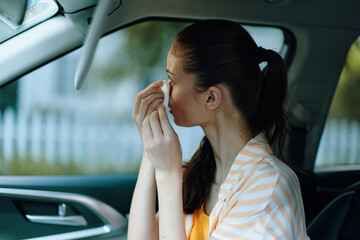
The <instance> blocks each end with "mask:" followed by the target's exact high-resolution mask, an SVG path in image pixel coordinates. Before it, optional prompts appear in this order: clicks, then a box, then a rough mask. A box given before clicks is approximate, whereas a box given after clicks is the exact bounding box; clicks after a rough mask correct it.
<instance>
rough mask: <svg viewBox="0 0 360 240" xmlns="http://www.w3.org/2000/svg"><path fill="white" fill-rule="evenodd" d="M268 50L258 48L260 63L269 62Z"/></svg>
mask: <svg viewBox="0 0 360 240" xmlns="http://www.w3.org/2000/svg"><path fill="white" fill-rule="evenodd" d="M267 59H268V58H267V50H266V49H264V48H263V47H259V48H258V63H262V62H267V61H268V60H267Z"/></svg>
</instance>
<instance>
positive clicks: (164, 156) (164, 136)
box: [142, 106, 182, 175]
mask: <svg viewBox="0 0 360 240" xmlns="http://www.w3.org/2000/svg"><path fill="white" fill-rule="evenodd" d="M142 139H143V142H144V148H145V152H146V154H147V156H148V158H149V160H150V161H151V163H152V165H153V167H154V168H155V172H156V175H158V174H164V173H166V174H168V173H169V174H172V173H179V174H182V152H181V146H180V141H179V137H178V135H177V134H176V133H175V131H174V129H173V128H172V126H171V124H170V122H169V119H168V116H167V114H166V109H165V107H164V106H161V107H160V108H159V109H158V110H155V111H153V112H152V113H151V114H150V116H147V117H146V118H145V120H144V122H143V125H142Z"/></svg>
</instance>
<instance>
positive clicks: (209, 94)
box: [205, 85, 222, 110]
mask: <svg viewBox="0 0 360 240" xmlns="http://www.w3.org/2000/svg"><path fill="white" fill-rule="evenodd" d="M205 97H206V99H205V106H206V108H207V109H208V110H215V109H217V108H218V107H219V106H220V103H221V101H222V89H221V88H220V87H219V85H214V86H211V87H209V88H208V89H207V90H206V91H205Z"/></svg>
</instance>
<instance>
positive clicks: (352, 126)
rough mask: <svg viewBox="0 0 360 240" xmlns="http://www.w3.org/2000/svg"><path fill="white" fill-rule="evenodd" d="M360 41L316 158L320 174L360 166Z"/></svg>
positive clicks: (348, 61) (349, 61) (350, 54)
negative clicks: (322, 171)
mask: <svg viewBox="0 0 360 240" xmlns="http://www.w3.org/2000/svg"><path fill="white" fill-rule="evenodd" d="M359 89H360V37H358V38H357V40H356V41H355V42H354V43H353V44H352V45H351V47H350V50H349V52H348V55H347V58H346V62H345V66H344V68H343V70H342V73H341V76H340V79H339V82H338V86H337V88H336V91H335V94H334V98H333V100H332V104H331V107H330V110H329V115H328V117H327V120H326V124H325V128H324V131H323V134H322V137H321V141H320V146H319V150H318V153H317V156H316V161H315V168H316V169H317V170H318V171H320V170H327V169H328V170H336V169H338V170H341V169H351V168H354V166H356V165H357V166H360V101H359Z"/></svg>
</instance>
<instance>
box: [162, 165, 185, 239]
mask: <svg viewBox="0 0 360 240" xmlns="http://www.w3.org/2000/svg"><path fill="white" fill-rule="evenodd" d="M156 182H157V188H158V194H159V235H160V238H159V239H164V240H170V239H171V240H186V234H185V223H184V213H183V203H182V172H178V173H174V172H173V173H166V174H164V175H162V174H161V176H159V175H158V174H157V175H156Z"/></svg>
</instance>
